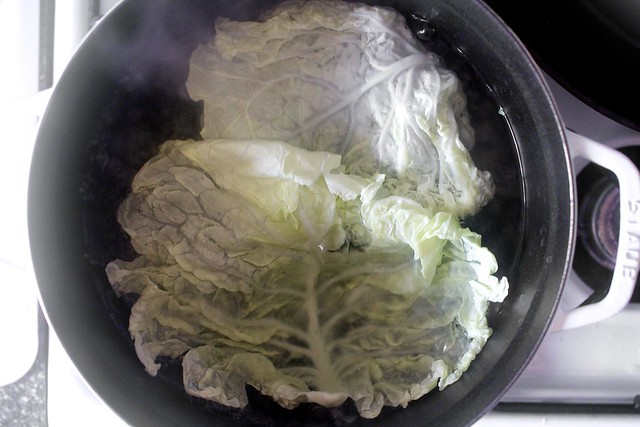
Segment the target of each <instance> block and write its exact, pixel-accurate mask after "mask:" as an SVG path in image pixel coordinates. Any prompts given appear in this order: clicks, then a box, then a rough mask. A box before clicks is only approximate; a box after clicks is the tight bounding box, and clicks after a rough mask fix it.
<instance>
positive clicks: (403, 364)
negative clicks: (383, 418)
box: [107, 140, 508, 418]
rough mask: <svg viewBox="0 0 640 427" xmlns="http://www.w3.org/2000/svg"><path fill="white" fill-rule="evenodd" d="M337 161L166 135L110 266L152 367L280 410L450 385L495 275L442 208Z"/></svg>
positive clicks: (210, 391) (288, 149) (194, 385)
mask: <svg viewBox="0 0 640 427" xmlns="http://www.w3.org/2000/svg"><path fill="white" fill-rule="evenodd" d="M340 163H341V159H340V156H337V155H335V154H331V153H328V152H317V151H308V150H304V149H301V148H299V147H295V146H292V145H290V144H287V143H284V142H280V143H278V142H270V141H238V140H234V141H228V140H210V141H169V142H167V143H165V144H164V145H163V147H162V151H161V153H160V154H159V155H158V156H157V157H155V158H154V159H152V160H151V161H150V162H149V163H148V164H147V165H145V167H143V168H142V169H141V171H140V172H139V173H138V175H137V176H136V178H135V180H134V182H133V186H132V189H133V191H132V193H131V195H130V196H129V197H128V198H127V200H126V202H125V203H124V204H123V205H122V207H121V209H120V222H121V224H122V226H123V228H124V229H125V230H126V231H127V233H128V234H129V235H130V236H131V242H132V244H133V246H134V248H135V249H136V251H137V252H138V253H139V254H140V256H139V257H138V258H137V259H135V260H133V261H131V262H125V261H122V260H116V261H114V262H112V263H111V264H109V266H108V267H107V272H108V276H109V279H110V281H111V283H112V284H113V286H114V289H115V290H116V291H117V292H118V293H119V294H123V293H134V294H139V295H140V297H139V298H138V300H137V302H136V303H135V305H134V306H133V309H132V314H131V319H130V332H131V335H132V337H133V338H134V340H135V347H136V351H137V353H138V356H139V358H140V360H141V361H142V362H143V363H144V365H145V366H146V369H147V371H148V372H149V373H150V374H152V375H155V374H156V373H157V371H158V369H159V368H160V364H159V363H157V361H156V358H157V357H159V356H168V357H172V358H178V357H183V369H184V383H185V387H186V390H187V391H188V392H189V393H191V394H193V395H196V396H200V397H203V398H207V399H212V400H215V401H218V402H220V403H223V404H225V405H229V406H235V407H243V406H245V405H246V404H247V402H248V400H247V395H246V392H245V384H250V385H252V386H253V387H255V388H257V389H258V390H260V391H261V392H262V393H265V394H267V395H270V396H271V397H273V399H274V400H275V401H277V402H278V403H280V404H281V405H283V406H284V407H294V406H296V405H298V404H299V403H302V402H316V403H319V404H322V405H325V406H335V405H339V404H341V403H342V402H344V401H345V400H346V399H347V398H351V399H353V400H354V401H355V403H356V405H357V407H358V410H359V411H360V413H361V415H362V416H364V417H368V418H371V417H375V416H376V415H378V414H379V412H380V410H381V409H382V407H383V406H384V405H392V406H398V405H401V406H406V405H407V404H408V402H409V401H411V400H414V399H417V398H419V397H420V396H422V395H424V394H425V393H427V392H428V391H430V390H431V389H433V388H434V387H436V386H437V385H439V386H440V388H443V387H445V386H447V385H448V384H451V383H452V382H454V381H455V380H457V379H458V378H459V377H460V375H461V374H462V373H463V372H464V371H465V370H466V369H467V367H468V366H469V364H470V363H471V361H472V360H473V358H474V356H475V355H476V354H477V353H478V351H480V349H481V348H482V346H483V345H484V343H485V342H486V340H487V338H488V337H489V335H490V333H491V330H490V328H489V327H488V325H487V321H486V317H485V313H486V309H487V306H488V303H489V301H501V300H502V299H503V298H504V297H505V295H506V292H507V287H508V284H507V282H506V280H505V279H502V280H498V279H497V278H496V277H495V276H493V273H494V272H495V270H496V269H497V264H496V261H495V258H494V257H493V255H492V254H491V253H490V252H489V251H488V250H487V249H486V248H483V247H482V246H481V244H480V236H478V235H477V234H475V233H473V232H472V231H470V230H468V229H465V228H462V227H461V226H460V225H459V221H458V219H457V218H456V217H455V216H453V215H452V214H450V213H446V212H441V213H438V214H436V215H433V216H432V215H430V214H429V213H428V212H427V210H426V209H424V208H423V207H422V206H421V205H420V204H419V203H417V202H415V201H413V200H411V199H408V198H404V197H400V196H384V195H381V191H380V188H381V186H382V182H383V180H384V176H378V177H376V179H374V180H370V179H364V178H362V177H359V176H352V175H348V174H344V173H342V172H336V170H339V169H340Z"/></svg>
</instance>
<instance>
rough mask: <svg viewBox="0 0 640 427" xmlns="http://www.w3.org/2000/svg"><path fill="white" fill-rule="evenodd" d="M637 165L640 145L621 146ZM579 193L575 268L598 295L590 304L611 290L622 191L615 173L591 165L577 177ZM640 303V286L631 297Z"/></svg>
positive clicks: (591, 298) (639, 159) (593, 164)
mask: <svg viewBox="0 0 640 427" xmlns="http://www.w3.org/2000/svg"><path fill="white" fill-rule="evenodd" d="M619 151H621V152H622V153H623V154H625V155H626V156H627V157H629V158H630V159H631V160H632V161H633V162H634V163H635V165H636V166H638V165H640V146H629V147H624V148H621V149H619ZM576 183H577V193H578V235H577V241H576V250H575V255H574V261H573V269H574V271H575V272H576V273H577V274H578V276H579V277H580V278H581V279H582V281H583V282H584V283H586V284H587V285H589V286H590V287H591V288H592V289H593V290H594V294H593V295H592V296H591V297H590V298H589V299H588V300H587V301H586V302H587V303H592V302H597V301H599V300H601V299H602V298H603V297H604V296H605V295H606V294H607V292H608V291H609V284H610V283H611V279H612V277H613V267H614V266H615V260H616V254H617V251H618V232H619V228H620V190H619V189H618V181H617V179H616V177H615V175H614V174H613V173H612V172H610V171H608V170H606V169H604V168H602V167H600V166H598V165H596V164H595V163H590V164H588V165H587V166H586V167H585V168H584V169H582V170H581V171H580V173H579V174H578V176H577V177H576ZM631 301H632V302H640V286H638V283H637V282H636V289H635V291H634V294H633V296H632V298H631Z"/></svg>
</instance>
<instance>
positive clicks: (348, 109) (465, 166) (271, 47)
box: [187, 1, 494, 218]
mask: <svg viewBox="0 0 640 427" xmlns="http://www.w3.org/2000/svg"><path fill="white" fill-rule="evenodd" d="M187 89H188V91H189V94H190V96H191V97H192V98H193V99H195V100H201V101H203V102H204V128H203V129H202V137H203V138H204V139H240V140H256V139H267V140H275V141H285V142H288V143H290V144H292V145H296V146H298V147H301V148H306V149H308V150H314V151H327V152H330V153H336V154H340V155H341V156H342V158H343V164H344V168H345V172H347V173H350V174H355V175H359V176H368V177H371V176H374V175H376V174H379V173H384V174H385V175H386V176H387V179H386V180H385V183H384V186H385V188H386V191H388V192H389V193H390V194H395V195H402V196H407V197H411V198H412V199H414V200H417V201H418V202H420V203H421V204H422V205H423V206H424V207H425V208H427V209H429V210H430V211H431V212H432V213H435V212H438V211H447V212H450V213H454V214H456V215H457V216H458V217H461V218H462V217H465V216H468V215H472V214H474V213H476V212H477V211H478V209H479V208H480V207H482V206H484V205H485V204H486V203H487V202H488V201H489V200H490V199H491V197H492V195H493V191H494V187H493V183H492V181H491V176H490V174H488V173H487V172H484V171H480V170H478V169H477V168H476V167H475V165H474V164H473V161H472V159H471V157H470V155H469V152H468V150H469V149H470V148H471V147H472V146H473V129H472V128H471V126H470V124H469V118H468V114H467V110H466V98H465V96H464V93H463V91H462V87H461V85H460V81H459V80H458V78H457V77H456V75H455V74H454V73H453V72H452V71H450V70H448V69H447V68H446V67H445V66H444V64H441V61H440V58H439V57H438V56H437V55H435V54H433V53H431V52H428V51H426V50H425V48H424V47H423V46H422V45H421V44H420V43H418V42H417V41H416V40H415V38H414V37H413V35H412V34H411V33H410V32H409V30H408V29H407V28H406V26H405V22H404V20H403V18H402V16H401V15H399V14H398V13H397V12H395V11H393V10H390V9H385V8H378V7H371V6H367V5H362V4H357V3H355V4H354V3H346V2H340V1H306V2H300V1H298V2H288V3H286V4H284V5H282V6H280V7H279V8H277V9H276V10H275V11H273V12H271V13H270V14H269V15H267V16H266V17H265V18H264V20H263V21H259V22H236V21H229V20H227V19H219V20H218V21H217V22H216V36H215V37H214V38H213V40H212V41H211V42H210V43H208V44H204V45H202V46H200V47H198V48H197V49H196V51H195V52H194V53H193V56H192V58H191V65H190V73H189V78H188V80H187Z"/></svg>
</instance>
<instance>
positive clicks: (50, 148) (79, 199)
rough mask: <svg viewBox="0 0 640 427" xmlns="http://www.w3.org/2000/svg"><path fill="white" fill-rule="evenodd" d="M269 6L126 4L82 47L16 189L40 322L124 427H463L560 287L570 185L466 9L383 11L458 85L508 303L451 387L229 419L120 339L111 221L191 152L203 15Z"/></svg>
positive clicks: (552, 122)
mask: <svg viewBox="0 0 640 427" xmlns="http://www.w3.org/2000/svg"><path fill="white" fill-rule="evenodd" d="M273 3H275V2H264V1H250V0H241V1H238V2H233V3H229V2H222V1H220V2H217V1H210V0H207V1H190V2H180V3H178V2H173V1H166V0H163V1H150V0H137V1H130V2H126V1H125V2H124V3H123V4H122V5H120V6H118V7H117V8H116V10H115V11H114V12H113V13H112V14H110V15H109V16H108V17H107V18H105V20H104V21H103V22H102V23H100V24H99V25H98V26H97V28H96V29H95V30H94V31H93V32H92V33H91V35H90V36H89V37H88V38H87V39H86V41H85V42H84V43H83V45H82V46H81V48H80V49H79V51H78V53H77V54H76V56H75V57H74V58H73V60H72V61H71V63H70V65H69V67H68V69H67V71H66V72H65V74H64V75H63V76H62V78H61V80H60V82H59V84H58V85H57V87H56V89H55V91H54V94H53V96H52V98H51V103H50V105H49V107H48V109H47V111H46V114H45V117H44V119H43V122H42V124H41V127H40V131H39V134H38V139H37V142H36V149H35V153H34V157H33V163H32V172H31V180H30V189H29V227H30V239H31V247H32V255H33V261H34V267H35V270H36V275H37V278H38V284H39V288H40V294H41V300H42V304H43V307H44V310H45V312H46V314H47V318H48V320H49V322H50V323H51V325H52V326H53V328H54V329H55V331H56V333H57V335H58V336H59V338H60V340H61V342H62V344H63V346H64V347H65V349H66V350H67V352H68V353H69V355H70V357H71V359H72V360H73V362H74V363H75V364H76V366H77V367H78V368H79V370H80V372H81V374H82V375H83V376H84V377H85V379H86V380H87V382H88V383H89V384H90V385H91V387H92V388H93V389H94V390H95V391H96V392H97V393H98V394H99V395H100V396H101V397H102V399H104V401H105V402H106V403H107V404H108V405H110V406H111V407H112V408H113V409H114V410H115V411H116V412H117V413H118V414H120V415H121V416H122V417H123V418H124V419H125V420H126V421H128V422H129V423H131V424H133V425H138V424H140V425H146V424H149V423H151V422H153V423H154V424H157V425H178V424H179V425H191V424H194V425H200V424H203V423H205V422H213V421H214V420H215V422H216V423H218V424H219V425H236V424H237V423H238V422H243V423H250V424H259V425H275V424H277V425H300V423H301V422H303V421H304V423H305V425H325V424H334V425H351V424H357V425H359V424H372V425H378V424H385V425H386V424H392V425H420V424H429V425H430V424H434V423H435V424H438V423H446V424H452V425H463V424H468V423H471V422H473V421H474V420H475V419H477V418H478V417H479V416H481V415H482V414H483V413H484V412H485V411H487V410H488V409H490V408H491V407H492V406H493V405H495V404H496V403H497V401H498V400H499V398H500V396H501V395H502V394H503V393H504V391H506V389H507V388H508V386H509V385H510V383H511V382H512V381H513V380H514V379H515V378H516V377H517V375H518V374H519V372H521V370H522V369H524V367H525V365H526V362H527V361H528V360H529V358H530V356H531V354H532V353H533V352H534V351H535V349H536V347H537V345H538V343H539V341H540V339H541V337H542V335H543V334H544V332H545V331H546V328H547V326H548V323H549V319H550V316H551V315H552V314H553V312H554V310H555V305H556V302H557V299H558V295H559V292H560V290H561V286H562V283H563V282H564V278H565V276H566V274H567V268H568V265H569V260H570V257H571V246H572V243H571V242H572V239H573V234H572V229H573V225H572V224H573V209H574V208H573V206H572V200H573V197H572V191H573V184H572V178H571V175H570V167H569V161H568V157H567V151H566V144H565V142H564V139H563V135H562V126H561V123H560V122H559V119H558V116H557V114H556V113H555V109H554V106H553V102H552V101H551V98H550V96H549V94H548V92H547V91H546V88H545V86H544V83H543V81H542V78H541V76H540V75H539V73H538V72H537V70H536V68H535V66H534V65H533V63H532V61H531V59H530V58H529V56H528V55H527V54H526V52H525V51H524V49H523V48H522V47H521V45H520V44H519V43H518V42H517V41H516V40H515V39H514V36H513V35H512V34H511V33H510V31H509V30H508V29H507V28H506V27H504V26H503V25H502V24H501V22H499V21H498V19H497V18H496V17H495V16H494V15H493V14H492V13H491V12H490V11H489V10H488V9H487V8H486V7H485V6H484V5H482V4H480V3H478V2H474V1H466V0H459V1H453V2H445V1H403V2H400V1H397V2H394V1H385V2H369V3H376V4H385V5H389V6H392V7H394V8H396V9H397V10H398V11H400V12H401V13H403V14H405V16H406V17H407V20H408V23H409V25H410V27H411V28H412V30H413V31H415V32H416V33H417V34H420V36H421V37H422V38H423V39H424V42H425V44H427V46H428V47H430V48H431V49H432V50H435V51H436V52H437V53H439V54H440V55H441V56H442V57H443V58H444V60H445V63H446V64H447V66H449V68H452V69H454V71H456V73H457V74H458V76H459V77H460V78H461V80H462V81H463V84H464V85H465V92H466V94H467V97H468V108H469V113H470V116H471V120H472V124H473V126H474V129H475V132H476V145H475V146H474V148H473V150H472V152H471V154H472V156H473V158H474V161H475V163H476V165H477V166H478V167H479V169H483V170H489V171H490V172H491V174H492V175H493V178H494V181H495V184H496V195H495V197H494V199H493V200H492V201H491V202H490V204H489V205H488V206H486V207H485V208H484V209H483V210H482V211H481V212H480V213H479V214H477V215H476V216H474V217H472V218H470V219H468V220H467V221H466V225H468V226H469V227H470V228H471V229H472V230H474V231H476V232H478V233H480V234H481V235H482V236H483V245H484V246H487V247H489V248H490V249H491V250H492V251H493V252H494V254H496V257H497V259H498V262H499V265H500V271H499V272H498V275H499V276H500V275H506V276H507V277H508V278H509V280H510V283H511V288H510V295H509V297H508V298H507V300H506V301H505V302H504V303H502V304H500V305H495V304H494V305H492V307H491V311H490V313H489V323H490V325H491V326H492V327H493V328H494V334H493V336H492V337H491V338H490V339H489V341H488V343H487V345H486V347H485V349H484V350H483V351H482V352H481V353H480V355H479V356H478V357H477V359H476V360H475V361H474V363H473V364H472V365H471V367H470V369H469V370H468V371H467V372H466V373H465V374H464V375H463V377H462V378H461V379H460V380H459V381H458V382H457V383H455V384H453V385H452V386H450V387H448V388H446V389H445V390H443V391H442V392H439V391H434V392H432V393H430V394H428V395H427V396H425V397H423V398H421V399H419V400H418V401H416V402H413V403H412V404H410V405H409V407H408V408H407V409H397V408H388V409H387V410H385V411H383V413H382V414H381V416H380V417H378V418H377V419H374V420H368V421H365V420H363V419H359V418H358V417H357V413H356V412H355V409H354V408H353V407H352V405H350V404H345V405H343V406H342V407H340V408H337V409H334V410H327V409H322V408H319V407H317V406H315V405H302V406H301V407H300V408H298V409H296V410H293V411H290V410H285V409H282V408H280V407H279V406H278V405H276V404H274V403H273V402H271V401H269V400H268V399H267V398H263V397H261V395H260V394H259V393H257V392H255V391H254V390H248V392H249V393H250V396H251V404H250V405H249V407H248V408H246V409H243V410H235V409H229V408H226V407H223V406H221V405H217V404H214V403H211V402H205V401H203V400H199V399H196V398H192V397H189V396H187V395H186V393H185V392H184V390H183V386H182V379H181V367H180V366H179V364H178V365H177V366H176V365H174V364H172V363H169V362H167V363H166V365H167V366H166V369H164V370H162V371H161V372H162V374H160V375H159V376H158V377H156V378H152V377H149V376H148V375H147V374H146V373H145V371H144V369H143V367H142V365H141V364H140V362H139V361H138V359H137V357H136V355H135V351H134V349H133V344H132V343H131V340H130V338H129V335H128V331H127V327H128V317H129V310H130V304H132V302H133V301H126V300H121V299H118V298H116V297H115V295H114V294H113V292H112V291H111V287H110V285H109V283H108V281H107V278H106V275H105V273H104V268H105V266H106V264H107V263H108V262H110V261H112V260H114V259H116V258H121V259H127V260H130V259H133V258H134V256H135V253H134V252H133V250H132V248H131V246H130V244H129V242H128V237H127V236H126V235H125V234H124V232H123V231H122V230H121V228H120V226H119V224H118V223H117V221H116V216H117V214H116V213H117V210H118V207H119V205H120V203H121V202H122V200H123V199H124V198H125V197H126V195H127V193H128V191H129V188H130V184H131V180H132V178H133V176H134V175H135V173H136V172H137V171H138V170H139V168H140V167H141V166H142V165H143V164H144V163H145V162H146V161H147V160H148V159H149V158H151V157H152V156H153V155H154V154H155V153H156V151H157V148H158V146H159V145H160V144H162V143H163V142H164V141H166V140H169V139H189V138H193V139H199V131H200V127H201V122H200V117H201V113H202V105H201V104H199V103H197V102H194V101H192V100H191V99H190V98H189V96H188V94H187V92H186V89H185V86H184V84H185V81H186V78H187V75H188V71H189V69H188V63H189V57H190V53H191V52H192V51H193V49H195V47H196V46H197V45H198V44H199V43H203V42H205V41H207V40H208V39H209V38H210V37H211V36H212V29H213V22H214V21H215V18H216V17H217V16H225V17H229V18H232V19H239V20H245V19H255V18H256V17H257V16H258V15H259V14H260V13H261V11H262V10H264V9H266V8H268V7H270V6H271V5H272V4H273Z"/></svg>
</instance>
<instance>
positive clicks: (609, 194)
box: [578, 177, 620, 269]
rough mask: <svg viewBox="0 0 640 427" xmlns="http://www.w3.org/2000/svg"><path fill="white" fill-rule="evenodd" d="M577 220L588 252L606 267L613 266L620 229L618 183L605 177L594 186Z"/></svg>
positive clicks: (611, 267)
mask: <svg viewBox="0 0 640 427" xmlns="http://www.w3.org/2000/svg"><path fill="white" fill-rule="evenodd" d="M578 220H579V222H580V225H579V231H580V233H581V237H582V239H583V242H584V245H585V249H586V250H587V252H589V254H590V255H591V256H592V257H593V259H594V260H596V261H597V262H598V263H599V264H600V265H602V266H603V267H605V268H609V269H613V267H614V266H615V263H616V254H617V251H618V231H619V229H620V190H619V189H618V187H617V186H616V183H615V182H612V180H611V179H608V177H606V178H603V179H601V180H600V181H598V182H597V183H596V184H595V185H594V186H593V187H591V188H590V189H589V193H588V194H587V197H586V198H585V200H584V203H583V204H582V206H581V208H580V215H579V217H578Z"/></svg>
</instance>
